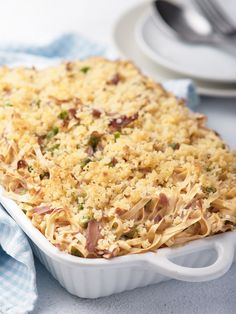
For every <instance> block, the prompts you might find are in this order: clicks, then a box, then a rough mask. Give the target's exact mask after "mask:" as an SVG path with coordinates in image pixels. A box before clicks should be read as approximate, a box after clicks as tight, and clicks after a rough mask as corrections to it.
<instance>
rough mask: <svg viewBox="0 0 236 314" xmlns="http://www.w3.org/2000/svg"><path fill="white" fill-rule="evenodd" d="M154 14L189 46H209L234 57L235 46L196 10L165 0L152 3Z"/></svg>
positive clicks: (170, 31) (235, 52)
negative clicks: (215, 30)
mask: <svg viewBox="0 0 236 314" xmlns="http://www.w3.org/2000/svg"><path fill="white" fill-rule="evenodd" d="M153 5H154V8H155V13H156V14H158V15H159V16H161V18H162V19H163V21H164V22H165V23H166V24H167V26H168V29H169V33H170V34H172V35H174V36H175V37H176V36H177V37H178V38H179V39H181V40H184V41H185V42H188V43H190V44H202V45H210V46H213V47H216V48H219V49H220V50H222V51H225V52H227V53H229V54H231V55H233V56H234V57H236V44H235V42H234V43H233V42H231V41H230V40H229V39H226V38H225V37H224V36H222V35H220V34H218V33H215V32H214V31H213V29H212V27H211V24H210V23H209V22H208V20H207V19H206V18H205V17H203V16H202V15H201V14H200V13H198V12H197V11H196V10H194V9H191V8H187V7H184V6H181V5H177V4H175V3H173V2H171V1H167V0H156V1H154V2H153Z"/></svg>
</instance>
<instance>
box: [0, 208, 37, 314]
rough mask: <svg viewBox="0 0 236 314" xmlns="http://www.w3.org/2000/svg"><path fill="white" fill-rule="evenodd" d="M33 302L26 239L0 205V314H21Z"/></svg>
mask: <svg viewBox="0 0 236 314" xmlns="http://www.w3.org/2000/svg"><path fill="white" fill-rule="evenodd" d="M36 298H37V292H36V284H35V269H34V262H33V256H32V252H31V249H30V246H29V243H28V241H27V238H26V236H25V235H24V233H23V232H22V230H21V229H20V228H19V227H18V226H17V225H16V223H15V222H14V220H13V219H12V218H10V217H9V216H8V215H7V214H6V212H5V211H4V209H3V208H2V206H1V205H0V312H2V313H4V314H5V313H6V314H21V313H26V312H28V311H31V310H32V309H33V306H34V303H35V300H36Z"/></svg>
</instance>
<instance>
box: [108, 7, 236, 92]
mask: <svg viewBox="0 0 236 314" xmlns="http://www.w3.org/2000/svg"><path fill="white" fill-rule="evenodd" d="M149 7H150V4H149V3H143V4H139V5H137V6H136V7H133V8H131V9H130V10H129V11H126V13H125V14H123V15H122V16H120V18H119V19H118V20H117V22H116V23H115V26H114V30H113V42H114V45H115V47H116V49H117V50H118V52H119V54H120V55H121V56H123V57H125V58H128V59H130V60H132V61H133V62H134V63H135V64H136V65H137V66H138V67H139V68H140V69H141V70H142V72H143V73H145V74H146V75H148V76H150V77H152V78H153V79H155V80H157V81H160V82H163V81H166V80H169V79H178V78H183V77H186V76H184V75H181V74H179V73H176V72H173V71H170V70H167V69H166V68H164V67H163V66H161V65H160V64H157V63H156V62H154V61H153V60H151V59H150V58H149V57H147V56H146V55H145V54H144V53H143V52H142V51H141V50H140V48H139V46H138V44H137V42H136V39H135V29H136V26H137V21H138V20H140V19H141V18H142V16H143V14H144V12H145V11H147V10H148V8H149ZM194 81H195V83H196V85H197V87H198V92H199V93H200V94H202V95H207V96H218V97H236V83H235V84H222V83H218V84H216V83H210V82H205V81H202V80H194Z"/></svg>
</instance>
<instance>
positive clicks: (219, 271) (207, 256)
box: [0, 195, 236, 298]
mask: <svg viewBox="0 0 236 314" xmlns="http://www.w3.org/2000/svg"><path fill="white" fill-rule="evenodd" d="M0 202H1V203H2V205H3V206H4V207H5V209H6V210H7V211H8V213H9V214H10V215H11V216H12V217H13V219H14V220H15V221H16V223H17V224H18V225H19V226H20V227H21V228H22V229H23V231H24V232H25V233H26V234H27V236H28V237H29V239H30V242H31V244H32V248H33V251H34V253H35V254H36V255H37V257H38V258H39V259H40V261H41V262H42V263H43V264H44V265H45V267H46V268H47V269H48V271H49V272H50V273H51V274H52V275H53V277H54V278H55V279H56V280H58V281H59V283H60V284H61V285H62V286H63V287H64V288H65V289H66V290H67V291H69V292H70V293H72V294H74V295H76V296H79V297H82V298H98V297H103V296H108V295H111V294H114V293H119V292H122V291H125V290H131V289H134V288H138V287H144V286H147V285H150V284H154V283H159V282H161V281H164V280H167V279H170V278H175V279H178V280H184V281H196V282H200V281H207V280H212V279H216V278H218V277H220V276H222V275H223V274H224V273H225V272H227V270H228V269H229V268H230V266H231V264H232V262H233V260H234V246H235V244H236V231H233V232H228V233H224V234H219V235H215V236H212V237H209V238H205V239H202V240H196V241H193V242H191V243H189V244H187V245H185V246H182V247H179V248H171V249H169V248H164V249H160V250H158V251H157V253H151V252H150V253H144V254H136V255H127V256H121V257H115V258H113V259H111V260H106V259H101V258H99V259H85V258H79V257H75V256H72V255H69V254H67V253H63V252H61V251H59V250H58V249H57V248H56V247H55V246H53V245H52V244H51V243H50V242H49V241H48V240H47V239H46V238H45V237H44V236H43V235H42V234H41V233H40V231H39V230H37V229H36V228H35V227H34V226H33V225H32V223H31V221H30V220H29V219H28V218H26V216H25V214H24V213H23V212H22V211H21V209H20V208H19V207H18V205H17V204H16V203H15V202H14V201H12V200H9V199H7V198H5V197H3V196H2V195H0ZM183 265H184V266H183Z"/></svg>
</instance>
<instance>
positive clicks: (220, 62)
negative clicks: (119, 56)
mask: <svg viewBox="0 0 236 314" xmlns="http://www.w3.org/2000/svg"><path fill="white" fill-rule="evenodd" d="M235 4H236V2H235ZM146 11H147V12H146V13H145V14H144V16H143V17H142V18H141V19H140V20H139V21H138V23H137V29H136V36H137V40H138V45H139V47H140V48H141V49H142V51H143V52H144V53H145V54H147V56H148V57H149V58H151V59H152V60H153V61H154V62H157V63H159V64H162V65H163V66H165V67H166V68H168V69H169V70H173V71H175V72H178V73H180V74H184V75H187V76H191V77H193V78H196V79H200V80H205V81H210V82H218V83H219V82H220V83H221V82H223V83H235V82H236V58H235V57H233V56H231V55H229V54H227V53H225V52H223V51H221V50H219V49H216V48H213V47H210V46H207V45H194V44H187V43H185V42H183V41H180V40H178V39H176V38H175V37H174V36H171V33H170V29H169V27H168V26H167V25H166V24H165V22H164V21H163V20H162V18H161V17H160V16H159V15H158V13H155V11H154V9H153V8H152V6H151V5H149V6H148V7H147V10H146ZM235 13H236V5H235Z"/></svg>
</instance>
